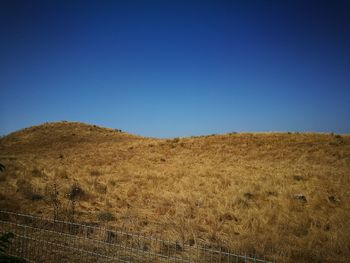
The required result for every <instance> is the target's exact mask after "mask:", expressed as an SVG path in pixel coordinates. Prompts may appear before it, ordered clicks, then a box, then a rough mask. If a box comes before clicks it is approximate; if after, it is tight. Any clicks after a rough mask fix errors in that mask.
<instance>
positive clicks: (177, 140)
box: [172, 137, 180, 143]
mask: <svg viewBox="0 0 350 263" xmlns="http://www.w3.org/2000/svg"><path fill="white" fill-rule="evenodd" d="M179 141H180V138H178V137H176V138H174V139H173V140H172V142H173V143H178V142H179Z"/></svg>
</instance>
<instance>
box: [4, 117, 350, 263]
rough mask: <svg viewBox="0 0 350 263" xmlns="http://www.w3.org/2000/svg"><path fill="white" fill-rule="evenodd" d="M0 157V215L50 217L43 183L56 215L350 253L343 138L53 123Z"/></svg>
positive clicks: (304, 252) (285, 255)
mask: <svg viewBox="0 0 350 263" xmlns="http://www.w3.org/2000/svg"><path fill="white" fill-rule="evenodd" d="M0 153H1V156H0V162H1V163H2V164H4V165H5V167H6V170H5V171H4V172H2V173H1V174H0V176H1V177H0V208H1V209H12V210H21V211H24V212H29V213H36V214H44V215H49V216H51V215H52V214H53V211H52V210H53V209H54V206H53V205H52V196H51V195H50V193H51V192H52V191H50V190H52V189H53V186H54V185H55V186H56V187H57V191H58V193H59V194H58V196H56V197H57V200H58V210H59V216H60V217H72V208H74V220H78V221H84V222H87V221H89V222H91V221H92V222H100V223H102V224H105V223H106V224H107V223H108V224H109V225H111V226H115V227H118V228H123V229H127V230H129V231H136V232H142V233H148V234H152V235H161V236H162V237H164V238H168V239H172V240H181V241H182V242H187V243H188V244H191V243H203V244H207V245H208V244H211V245H213V244H215V245H216V246H221V247H223V248H230V249H233V250H236V251H244V252H247V253H254V254H257V255H261V256H266V257H269V258H273V259H276V260H280V261H281V260H285V261H287V262H347V260H348V259H349V258H350V237H349V234H350V226H349V219H350V209H349V208H350V205H349V204H350V191H349V189H350V174H349V172H350V136H348V135H343V136H339V135H333V134H311V133H310V134H304V133H302V134H295V133H292V134H288V133H264V134H252V133H243V134H234V133H233V134H225V135H215V136H203V137H192V138H176V139H169V140H166V139H153V138H143V137H138V136H134V135H129V134H127V133H123V132H120V131H117V130H112V129H106V128H101V127H97V126H90V125H86V124H81V123H65V122H61V123H48V124H44V125H41V126H36V127H31V128H27V129H24V130H21V131H18V132H16V133H13V134H10V135H8V136H6V137H4V138H2V139H1V141H0ZM72 186H73V187H77V188H79V189H80V192H79V195H77V198H76V199H74V203H73V206H72V200H71V199H70V198H69V197H67V193H72ZM74 189H75V188H74Z"/></svg>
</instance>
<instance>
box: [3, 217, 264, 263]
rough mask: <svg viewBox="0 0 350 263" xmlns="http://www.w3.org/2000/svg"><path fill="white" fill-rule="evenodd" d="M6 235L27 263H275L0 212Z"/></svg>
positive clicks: (15, 253) (11, 249)
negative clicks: (10, 237) (7, 233)
mask: <svg viewBox="0 0 350 263" xmlns="http://www.w3.org/2000/svg"><path fill="white" fill-rule="evenodd" d="M6 232H12V233H13V234H14V239H13V240H12V243H11V245H10V247H9V249H8V254H10V255H13V256H19V257H22V258H23V259H25V260H26V261H27V262H70V263H71V262H72V263H73V262H79V263H81V262H94V263H99V262H140V263H148V262H168V263H169V262H181V263H190V262H191V263H192V262H193V263H197V262H205V263H213V262H220V263H233V262H237V263H241V262H247V263H248V262H264V263H268V262H270V261H268V260H266V259H259V258H256V257H255V256H248V255H239V254H235V253H232V252H231V251H227V250H225V249H212V248H207V247H205V246H200V245H196V244H194V245H188V244H182V243H180V242H173V241H169V240H163V239H159V238H154V237H150V236H146V235H142V234H135V233H128V232H123V231H117V230H113V229H109V228H103V227H98V226H90V225H87V224H79V223H72V222H66V221H59V220H50V219H44V218H41V217H37V216H32V215H26V214H19V213H14V212H8V211H0V233H1V234H3V233H6Z"/></svg>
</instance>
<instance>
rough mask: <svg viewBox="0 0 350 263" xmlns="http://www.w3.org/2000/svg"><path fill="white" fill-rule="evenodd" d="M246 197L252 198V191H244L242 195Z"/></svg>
mask: <svg viewBox="0 0 350 263" xmlns="http://www.w3.org/2000/svg"><path fill="white" fill-rule="evenodd" d="M243 196H244V197H245V198H246V199H248V200H249V199H252V198H253V194H252V193H249V192H246V193H244V195H243Z"/></svg>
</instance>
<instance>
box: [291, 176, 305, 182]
mask: <svg viewBox="0 0 350 263" xmlns="http://www.w3.org/2000/svg"><path fill="white" fill-rule="evenodd" d="M293 179H294V180H295V181H301V180H303V179H304V177H302V176H300V175H294V176H293Z"/></svg>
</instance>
